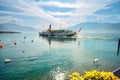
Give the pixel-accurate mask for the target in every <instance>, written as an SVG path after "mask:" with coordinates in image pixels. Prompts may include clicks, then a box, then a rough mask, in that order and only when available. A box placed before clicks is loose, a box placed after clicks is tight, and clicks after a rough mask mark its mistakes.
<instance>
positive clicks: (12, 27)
mask: <svg viewBox="0 0 120 80" xmlns="http://www.w3.org/2000/svg"><path fill="white" fill-rule="evenodd" d="M0 31H13V32H34V31H37V30H36V29H34V28H32V27H27V26H21V25H17V24H10V23H4V24H0Z"/></svg>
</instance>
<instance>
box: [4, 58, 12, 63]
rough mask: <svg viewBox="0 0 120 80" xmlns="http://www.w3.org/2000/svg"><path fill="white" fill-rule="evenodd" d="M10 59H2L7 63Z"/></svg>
mask: <svg viewBox="0 0 120 80" xmlns="http://www.w3.org/2000/svg"><path fill="white" fill-rule="evenodd" d="M11 61H12V60H11V59H4V63H9V62H11Z"/></svg>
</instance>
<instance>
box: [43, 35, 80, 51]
mask: <svg viewBox="0 0 120 80" xmlns="http://www.w3.org/2000/svg"><path fill="white" fill-rule="evenodd" d="M42 38H44V39H46V40H47V41H48V43H49V49H51V45H52V42H60V43H67V42H75V41H76V40H77V39H76V37H58V36H51V37H46V36H42ZM78 44H79V45H80V42H79V43H78Z"/></svg>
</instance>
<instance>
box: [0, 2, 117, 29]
mask: <svg viewBox="0 0 120 80" xmlns="http://www.w3.org/2000/svg"><path fill="white" fill-rule="evenodd" d="M117 1H118V0H99V1H98V0H97V1H93V0H87V1H86V0H75V1H74V2H69V0H66V1H64V2H62V1H59V0H48V1H46V0H45V1H44V0H40V1H34V0H13V1H9V0H5V1H3V4H2V5H6V6H9V7H11V8H16V9H18V10H20V11H22V12H12V11H0V13H2V14H13V15H20V16H29V17H31V16H32V17H36V18H39V20H40V22H41V24H42V23H43V24H47V23H48V24H49V23H51V24H53V25H54V26H58V25H60V23H61V24H62V25H63V27H66V26H71V25H76V24H78V23H81V22H86V21H88V22H89V21H91V20H92V21H101V22H102V21H104V20H105V19H106V18H109V16H110V15H109V16H106V15H102V14H99V15H98V14H97V13H95V12H97V11H98V10H102V9H106V8H109V7H107V5H110V4H112V3H115V2H117ZM43 6H46V7H48V9H49V7H53V9H54V7H57V8H58V9H59V10H57V11H56V10H53V11H50V10H48V9H47V8H45V9H44V8H43ZM66 8H69V9H70V10H69V11H66V12H63V11H62V9H66ZM108 14H109V13H108ZM66 16H67V17H66ZM89 16H90V18H88V17H89ZM36 24H37V25H38V24H39V23H36ZM43 24H42V26H43Z"/></svg>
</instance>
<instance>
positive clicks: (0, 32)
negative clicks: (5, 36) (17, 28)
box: [0, 31, 21, 34]
mask: <svg viewBox="0 0 120 80" xmlns="http://www.w3.org/2000/svg"><path fill="white" fill-rule="evenodd" d="M2 33H21V32H14V31H0V34H2Z"/></svg>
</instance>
